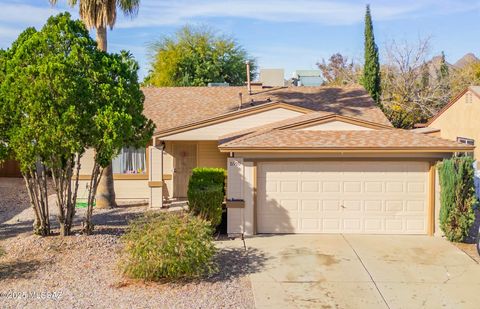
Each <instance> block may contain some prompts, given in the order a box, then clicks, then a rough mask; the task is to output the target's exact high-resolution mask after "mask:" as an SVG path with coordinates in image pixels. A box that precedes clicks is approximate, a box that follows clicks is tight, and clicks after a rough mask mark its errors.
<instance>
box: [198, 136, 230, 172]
mask: <svg viewBox="0 0 480 309" xmlns="http://www.w3.org/2000/svg"><path fill="white" fill-rule="evenodd" d="M197 145H198V146H197V165H198V167H220V168H224V169H226V168H227V157H228V154H227V153H224V152H220V151H219V150H218V142H217V141H201V142H198V143H197Z"/></svg>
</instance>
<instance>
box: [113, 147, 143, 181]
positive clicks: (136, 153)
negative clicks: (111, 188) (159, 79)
mask: <svg viewBox="0 0 480 309" xmlns="http://www.w3.org/2000/svg"><path fill="white" fill-rule="evenodd" d="M112 169H113V173H114V174H145V173H146V172H147V164H146V155H145V148H140V149H136V148H133V147H128V148H123V149H122V151H120V154H119V155H118V156H117V157H116V158H115V159H113V161H112Z"/></svg>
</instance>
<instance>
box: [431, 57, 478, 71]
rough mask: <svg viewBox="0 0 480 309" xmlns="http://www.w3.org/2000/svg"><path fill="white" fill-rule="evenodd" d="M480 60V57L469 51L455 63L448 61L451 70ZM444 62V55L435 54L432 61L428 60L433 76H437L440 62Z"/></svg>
mask: <svg viewBox="0 0 480 309" xmlns="http://www.w3.org/2000/svg"><path fill="white" fill-rule="evenodd" d="M477 61H480V59H479V58H477V57H476V56H475V54H473V53H467V54H465V55H464V56H463V57H462V58H460V59H458V60H457V62H455V63H454V64H451V63H448V62H446V64H447V66H448V69H449V70H452V69H453V70H455V69H462V68H464V67H465V66H466V65H468V64H470V63H472V62H477ZM441 63H442V56H441V55H438V56H434V57H433V58H432V59H430V61H427V65H428V71H429V72H430V75H431V76H436V74H437V72H438V70H440V64H441Z"/></svg>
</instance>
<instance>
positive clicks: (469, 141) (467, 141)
mask: <svg viewBox="0 0 480 309" xmlns="http://www.w3.org/2000/svg"><path fill="white" fill-rule="evenodd" d="M457 142H459V143H462V144H467V145H471V146H475V140H473V139H471V138H466V137H457Z"/></svg>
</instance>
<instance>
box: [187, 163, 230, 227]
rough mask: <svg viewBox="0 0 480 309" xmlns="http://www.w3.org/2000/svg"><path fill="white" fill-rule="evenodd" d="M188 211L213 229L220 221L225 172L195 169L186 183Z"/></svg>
mask: <svg viewBox="0 0 480 309" xmlns="http://www.w3.org/2000/svg"><path fill="white" fill-rule="evenodd" d="M187 196H188V206H189V211H190V212H191V213H193V214H194V215H196V216H200V217H201V218H203V219H205V220H208V221H210V222H211V224H212V226H213V227H216V226H217V225H219V224H220V222H221V221H222V203H223V200H224V197H225V170H224V169H221V168H195V169H193V172H192V176H191V177H190V181H189V182H188V192H187Z"/></svg>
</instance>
